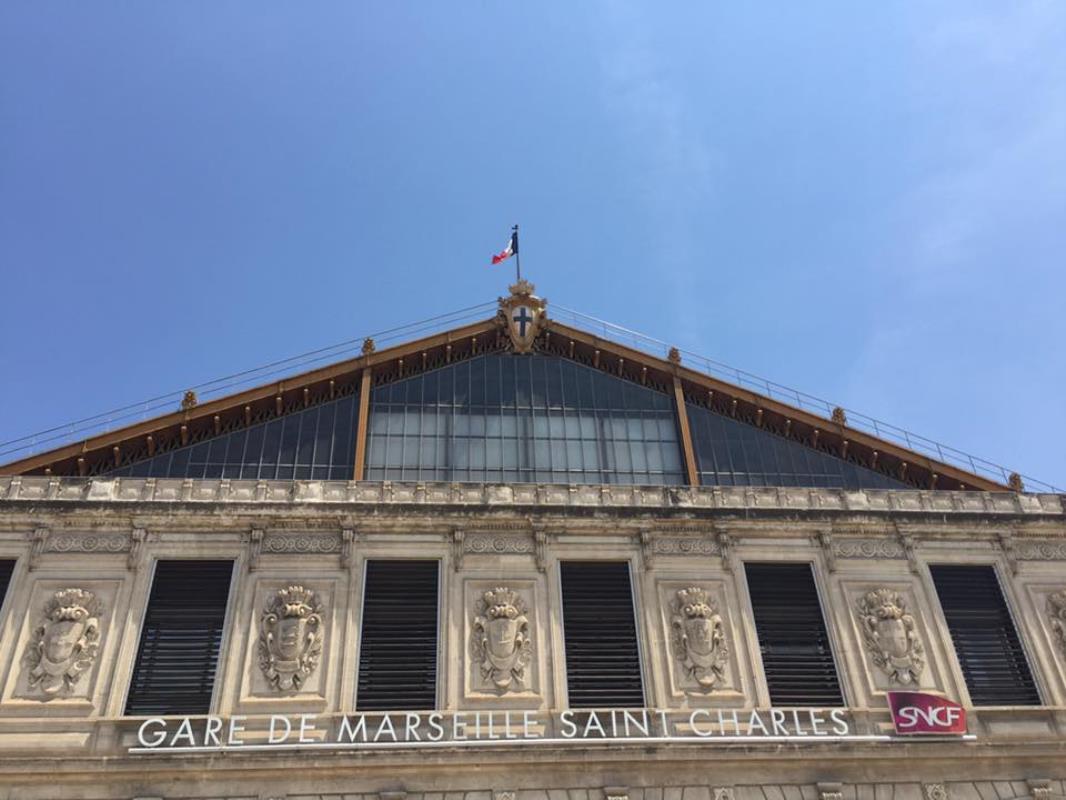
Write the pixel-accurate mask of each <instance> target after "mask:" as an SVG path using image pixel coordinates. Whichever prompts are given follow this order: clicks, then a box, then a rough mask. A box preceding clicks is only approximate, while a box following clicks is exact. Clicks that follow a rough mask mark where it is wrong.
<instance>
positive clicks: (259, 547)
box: [248, 528, 263, 572]
mask: <svg viewBox="0 0 1066 800" xmlns="http://www.w3.org/2000/svg"><path fill="white" fill-rule="evenodd" d="M248 542H249V544H250V548H249V553H248V570H249V571H250V572H255V571H256V570H257V569H259V555H260V554H261V553H262V552H263V531H262V530H260V529H259V528H253V529H252V530H251V531H250V532H249V534H248Z"/></svg>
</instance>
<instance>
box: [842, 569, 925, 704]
mask: <svg viewBox="0 0 1066 800" xmlns="http://www.w3.org/2000/svg"><path fill="white" fill-rule="evenodd" d="M856 612H857V614H858V616H859V624H860V628H861V630H862V639H863V643H864V644H865V645H866V649H867V650H868V651H869V653H870V656H871V658H872V659H873V662H874V664H876V665H877V666H878V667H879V668H880V669H881V671H882V672H884V673H885V674H886V675H887V676H888V677H889V680H891V681H893V682H895V683H898V684H900V685H902V686H911V685H913V684H917V683H918V681H919V678H920V677H921V674H922V669H923V667H924V666H925V651H924V648H923V647H922V642H921V639H920V638H919V636H918V631H917V625H916V624H915V621H914V617H913V616H911V615H910V614H909V613H907V607H906V603H905V601H904V600H903V596H902V595H901V594H900V593H899V592H897V591H895V590H894V589H889V588H887V587H881V588H878V589H873V590H872V591H869V592H866V594H864V595H863V596H862V598H861V599H860V600H859V603H858V606H857V607H856Z"/></svg>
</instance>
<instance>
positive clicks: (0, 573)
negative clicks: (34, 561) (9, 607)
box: [0, 559, 16, 604]
mask: <svg viewBox="0 0 1066 800" xmlns="http://www.w3.org/2000/svg"><path fill="white" fill-rule="evenodd" d="M15 563H16V562H15V560H14V559H3V560H0V604H3V602H4V598H5V597H7V587H8V584H10V583H11V574H12V573H13V572H14V571H15Z"/></svg>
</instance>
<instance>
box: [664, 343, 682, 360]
mask: <svg viewBox="0 0 1066 800" xmlns="http://www.w3.org/2000/svg"><path fill="white" fill-rule="evenodd" d="M666 360H667V361H669V362H670V363H671V364H680V363H681V351H680V350H678V349H677V348H676V347H671V348H670V352H668V353H667V354H666Z"/></svg>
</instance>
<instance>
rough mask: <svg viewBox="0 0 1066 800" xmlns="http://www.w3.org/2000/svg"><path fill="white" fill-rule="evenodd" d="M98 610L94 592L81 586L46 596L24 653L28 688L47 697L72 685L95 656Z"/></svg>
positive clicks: (98, 622)
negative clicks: (38, 621)
mask: <svg viewBox="0 0 1066 800" xmlns="http://www.w3.org/2000/svg"><path fill="white" fill-rule="evenodd" d="M101 612H102V607H101V605H100V602H99V601H98V600H97V599H96V595H94V594H93V593H92V592H90V591H87V590H85V589H61V590H60V591H58V592H56V593H55V594H53V595H52V596H51V597H50V598H48V601H47V602H46V603H45V604H44V620H43V622H41V624H40V625H38V626H37V627H36V628H35V629H34V631H33V636H32V638H31V640H30V644H29V647H28V648H27V651H26V656H25V659H26V663H27V665H28V666H29V668H30V672H29V685H30V686H31V687H32V688H36V689H39V690H40V691H41V692H42V693H44V694H45V695H46V696H49V697H51V696H54V695H58V694H61V693H62V694H69V693H70V692H71V691H72V690H73V689H74V686H75V684H77V682H78V681H79V680H80V678H81V676H82V675H84V674H85V673H86V672H87V671H88V670H89V668H90V667H91V666H92V664H93V661H94V660H95V659H96V653H97V650H98V649H99V647H100V614H101Z"/></svg>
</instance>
